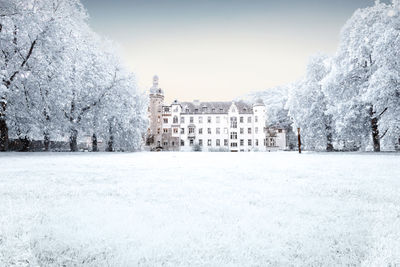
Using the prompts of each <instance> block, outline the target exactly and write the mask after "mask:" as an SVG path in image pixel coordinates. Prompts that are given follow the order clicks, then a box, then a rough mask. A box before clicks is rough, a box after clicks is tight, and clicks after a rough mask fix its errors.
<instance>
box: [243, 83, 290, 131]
mask: <svg viewBox="0 0 400 267" xmlns="http://www.w3.org/2000/svg"><path fill="white" fill-rule="evenodd" d="M290 86H291V85H287V86H278V87H274V88H270V89H268V90H265V91H259V92H252V93H250V94H248V95H245V96H244V97H242V99H243V100H245V101H246V102H249V103H256V101H258V100H262V101H263V103H264V104H265V107H266V113H267V125H268V126H280V127H284V128H287V127H289V126H290V124H291V122H290V119H289V117H288V110H287V109H286V108H285V104H286V101H287V97H288V91H289V88H290Z"/></svg>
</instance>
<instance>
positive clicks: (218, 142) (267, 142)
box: [164, 138, 276, 147]
mask: <svg viewBox="0 0 400 267" xmlns="http://www.w3.org/2000/svg"><path fill="white" fill-rule="evenodd" d="M221 141H222V140H221V139H217V140H215V146H221ZM228 143H229V142H228V139H224V146H228ZM164 144H165V142H164ZM198 144H199V146H203V145H204V143H203V139H199V142H198ZM239 144H240V146H244V144H245V139H240V140H239ZM275 144H276V143H275V139H274V138H269V139H264V146H271V147H274V146H275ZM167 145H168V143H167ZM189 145H190V146H193V145H194V140H193V139H191V140H189ZM247 145H248V146H252V145H253V140H252V139H248V140H247ZM181 146H185V141H184V140H181ZM207 146H212V140H211V139H208V140H207ZM237 146H238V143H237V142H232V143H231V147H237ZM254 146H259V142H258V139H256V140H254Z"/></svg>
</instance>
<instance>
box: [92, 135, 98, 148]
mask: <svg viewBox="0 0 400 267" xmlns="http://www.w3.org/2000/svg"><path fill="white" fill-rule="evenodd" d="M92 151H93V152H98V151H99V147H98V145H97V136H96V134H95V133H94V134H93V136H92Z"/></svg>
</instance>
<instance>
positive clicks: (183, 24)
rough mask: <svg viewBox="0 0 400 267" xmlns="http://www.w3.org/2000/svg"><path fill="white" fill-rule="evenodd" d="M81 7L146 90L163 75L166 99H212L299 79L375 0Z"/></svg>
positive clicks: (121, 0) (121, 1)
mask: <svg viewBox="0 0 400 267" xmlns="http://www.w3.org/2000/svg"><path fill="white" fill-rule="evenodd" d="M82 2H83V4H84V5H85V7H86V8H87V9H88V11H89V14H90V17H91V18H90V24H91V25H92V27H93V28H94V30H95V31H96V32H98V33H100V34H103V35H105V36H107V37H109V38H110V39H113V40H114V41H116V42H117V43H119V44H120V46H121V48H122V52H121V54H122V56H123V57H124V58H125V59H126V63H127V64H128V65H129V67H130V68H131V70H132V71H134V72H135V73H136V75H137V77H138V82H139V85H140V86H141V87H142V88H147V87H149V86H150V85H151V77H152V76H153V75H154V74H158V75H159V76H160V86H161V87H162V88H163V89H164V90H165V93H166V99H167V101H171V100H173V99H179V100H181V101H190V100H193V99H200V100H204V101H206V100H231V99H233V98H236V97H238V96H240V95H242V94H246V93H247V92H249V91H253V90H264V89H267V88H269V87H273V86H277V85H282V84H285V83H289V82H291V81H294V80H296V79H298V78H300V77H301V76H302V75H303V73H304V70H305V65H306V63H307V59H308V57H309V56H310V55H312V54H313V53H316V52H326V53H333V52H334V51H335V49H336V47H337V45H338V41H339V32H340V29H341V27H342V26H343V24H344V23H345V22H346V20H347V19H348V18H349V17H350V16H351V15H352V13H353V12H354V11H355V10H356V9H357V8H360V7H365V6H368V5H372V4H373V3H374V0H304V1H301V0H287V1H273V0H264V1H261V0H242V1H239V0H230V1H228V0H214V1H211V0H201V1H200V0H199V1H191V0H186V1H182V0H113V1H111V0H107V1H106V0H82Z"/></svg>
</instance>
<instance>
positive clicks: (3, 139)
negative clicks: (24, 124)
mask: <svg viewBox="0 0 400 267" xmlns="http://www.w3.org/2000/svg"><path fill="white" fill-rule="evenodd" d="M7 150H8V126H7V122H6V120H5V118H4V117H0V151H7Z"/></svg>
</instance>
